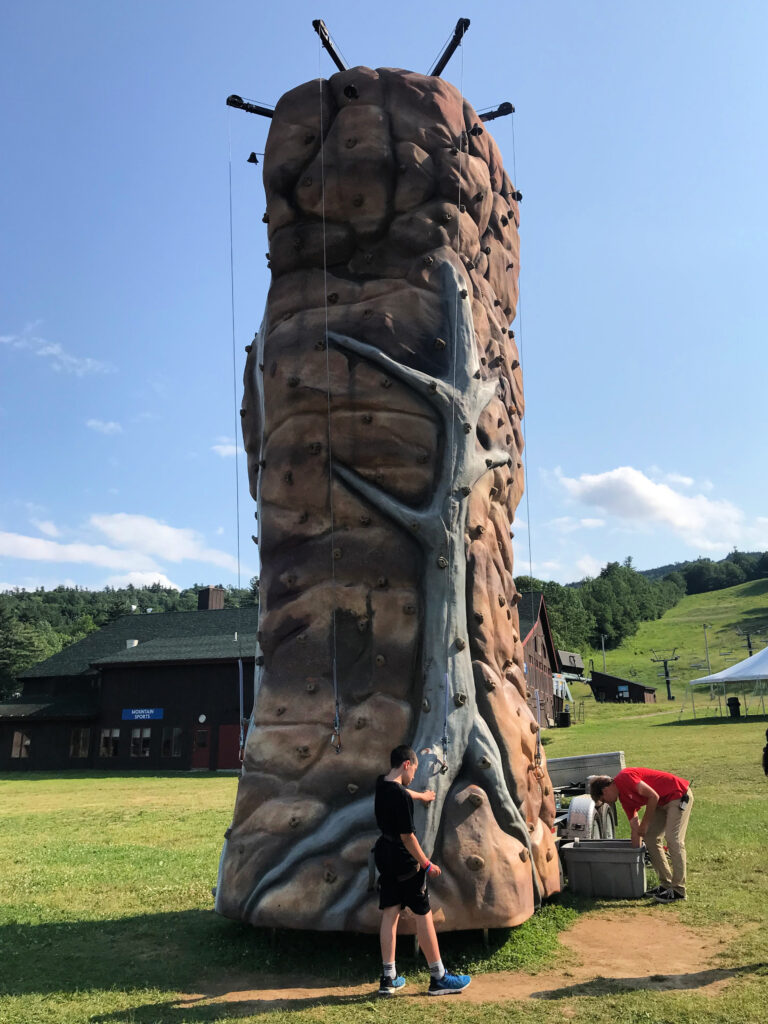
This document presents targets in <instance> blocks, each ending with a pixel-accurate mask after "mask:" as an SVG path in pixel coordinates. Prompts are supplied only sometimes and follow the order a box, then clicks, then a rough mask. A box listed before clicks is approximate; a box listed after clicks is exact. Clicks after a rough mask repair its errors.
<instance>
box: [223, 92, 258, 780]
mask: <svg viewBox="0 0 768 1024" xmlns="http://www.w3.org/2000/svg"><path fill="white" fill-rule="evenodd" d="M227 142H228V157H229V161H228V162H229V175H228V177H229V294H230V307H231V326H232V403H233V416H234V436H235V529H236V538H237V589H238V591H239V590H241V589H242V580H241V576H242V568H241V553H240V465H239V462H240V445H239V442H238V433H239V431H240V429H241V427H240V409H239V403H238V390H237V352H236V334H237V332H236V316H235V257H234V217H233V201H232V121H231V110H230V111H228V118H227ZM260 419H261V445H262V446H263V441H264V417H263V416H261V417H260ZM260 534H261V531H260V530H259V536H257V538H256V541H257V551H258V555H259V572H261V538H260ZM239 601H240V598H239V597H238V605H237V629H236V631H235V642H236V643H237V652H238V658H237V688H238V706H239V711H240V717H239V757H240V761H241V762H242V761H243V758H244V755H245V693H244V685H243V640H242V629H241V626H242V609H241V605H240V603H239ZM260 618H261V602H260V601H259V602H258V604H257V613H256V635H257V636H258V631H259V620H260ZM257 674H258V665H257V663H256V657H255V655H254V666H253V694H254V699H255V696H256V678H257Z"/></svg>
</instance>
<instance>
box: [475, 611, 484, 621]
mask: <svg viewBox="0 0 768 1024" xmlns="http://www.w3.org/2000/svg"><path fill="white" fill-rule="evenodd" d="M483 621H484V616H483V613H482V612H475V622H483Z"/></svg>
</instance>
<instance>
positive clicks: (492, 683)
mask: <svg viewBox="0 0 768 1024" xmlns="http://www.w3.org/2000/svg"><path fill="white" fill-rule="evenodd" d="M484 682H485V688H486V690H488V692H489V693H490V692H491V690H495V689H496V683H495V681H494V680H493V679H491V677H490V676H486V677H485V680H484Z"/></svg>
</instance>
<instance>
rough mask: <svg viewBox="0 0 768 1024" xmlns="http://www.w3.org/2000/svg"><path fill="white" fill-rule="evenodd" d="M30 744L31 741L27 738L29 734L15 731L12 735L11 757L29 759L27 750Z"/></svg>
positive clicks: (18, 730)
mask: <svg viewBox="0 0 768 1024" xmlns="http://www.w3.org/2000/svg"><path fill="white" fill-rule="evenodd" d="M31 744H32V740H31V739H30V737H29V733H28V732H22V731H21V730H20V729H17V730H16V732H14V734H13V746H12V747H11V757H29V748H30V746H31Z"/></svg>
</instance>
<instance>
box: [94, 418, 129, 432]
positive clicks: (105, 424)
mask: <svg viewBox="0 0 768 1024" xmlns="http://www.w3.org/2000/svg"><path fill="white" fill-rule="evenodd" d="M85 425H86V427H88V429H89V430H95V431H96V433H97V434H122V432H123V428H122V427H121V426H120V424H119V423H116V422H115V421H114V420H86V421H85Z"/></svg>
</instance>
